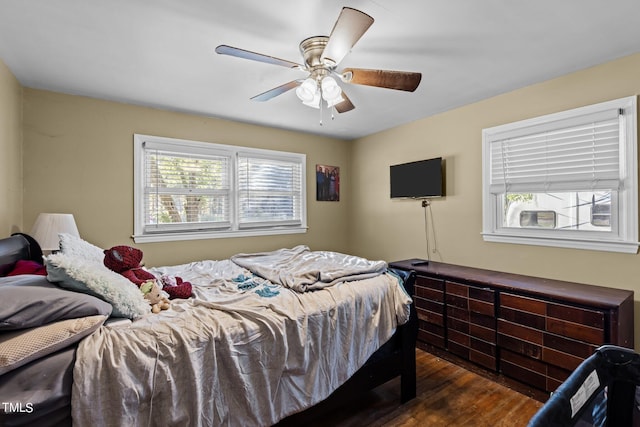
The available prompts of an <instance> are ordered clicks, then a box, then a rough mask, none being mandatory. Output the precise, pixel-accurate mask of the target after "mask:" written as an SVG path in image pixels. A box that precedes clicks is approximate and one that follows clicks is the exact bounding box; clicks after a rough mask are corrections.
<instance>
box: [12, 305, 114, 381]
mask: <svg viewBox="0 0 640 427" xmlns="http://www.w3.org/2000/svg"><path fill="white" fill-rule="evenodd" d="M106 318H107V316H102V315H96V316H88V317H82V318H79V319H68V320H62V321H60V322H55V323H50V324H48V325H45V326H39V327H37V328H32V329H26V330H21V331H14V332H5V333H3V334H0V375H3V374H5V373H7V372H9V371H11V370H13V369H15V368H18V367H20V366H22V365H25V364H27V363H29V362H31V361H32V360H36V359H39V358H41V357H43V356H46V355H48V354H51V353H53V352H55V351H58V350H60V349H62V348H65V347H66V346H68V345H71V344H73V343H75V342H78V341H80V340H81V339H82V338H84V337H86V336H87V335H89V334H91V333H92V332H93V331H95V330H96V329H98V328H99V327H100V326H101V325H102V324H103V323H104V321H105V320H106Z"/></svg>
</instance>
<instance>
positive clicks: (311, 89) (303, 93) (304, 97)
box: [296, 77, 318, 103]
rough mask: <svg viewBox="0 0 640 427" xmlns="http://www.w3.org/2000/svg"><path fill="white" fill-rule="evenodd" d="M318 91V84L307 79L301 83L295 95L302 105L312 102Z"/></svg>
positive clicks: (313, 80) (311, 79)
mask: <svg viewBox="0 0 640 427" xmlns="http://www.w3.org/2000/svg"><path fill="white" fill-rule="evenodd" d="M317 91H318V84H317V83H316V81H315V79H313V78H311V77H309V78H308V79H306V80H305V81H303V82H302V84H301V85H300V86H298V87H297V89H296V95H297V96H298V98H300V100H301V101H302V102H303V103H307V102H313V100H314V98H315V96H316V92H317Z"/></svg>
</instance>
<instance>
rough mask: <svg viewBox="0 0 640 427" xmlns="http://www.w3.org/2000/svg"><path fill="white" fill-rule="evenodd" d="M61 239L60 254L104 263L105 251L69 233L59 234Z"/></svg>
mask: <svg viewBox="0 0 640 427" xmlns="http://www.w3.org/2000/svg"><path fill="white" fill-rule="evenodd" d="M58 237H59V238H60V252H62V253H63V254H67V255H73V256H77V257H81V258H84V259H87V260H89V261H95V262H99V263H100V264H102V263H103V262H104V251H103V250H102V249H101V248H99V247H97V246H96V245H93V244H91V243H89V242H87V241H86V240H82V239H81V238H80V237H77V236H74V235H72V234H68V233H60V234H58Z"/></svg>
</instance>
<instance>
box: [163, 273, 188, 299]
mask: <svg viewBox="0 0 640 427" xmlns="http://www.w3.org/2000/svg"><path fill="white" fill-rule="evenodd" d="M160 281H161V282H162V290H163V291H165V292H166V293H168V294H169V298H171V299H174V298H184V299H187V298H189V297H190V296H191V283H189V282H185V281H183V280H182V279H181V278H180V277H178V276H176V277H173V276H169V275H167V274H163V275H162V277H160Z"/></svg>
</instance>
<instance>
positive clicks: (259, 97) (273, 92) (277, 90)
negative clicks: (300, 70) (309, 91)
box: [251, 80, 300, 102]
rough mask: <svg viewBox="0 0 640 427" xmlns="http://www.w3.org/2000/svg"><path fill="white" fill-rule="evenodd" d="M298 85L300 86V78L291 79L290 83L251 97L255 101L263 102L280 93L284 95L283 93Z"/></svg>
mask: <svg viewBox="0 0 640 427" xmlns="http://www.w3.org/2000/svg"><path fill="white" fill-rule="evenodd" d="M298 86H300V82H299V81H298V80H293V81H290V82H289V83H285V84H283V85H280V86H278V87H274V88H273V89H270V90H268V91H266V92H262V93H261V94H260V95H256V96H254V97H253V98H251V99H252V100H254V101H261V102H264V101H268V100H270V99H271V98H275V97H276V96H278V95H282V94H283V93H285V92H287V91H289V90H291V89H293V88H295V87H298Z"/></svg>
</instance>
